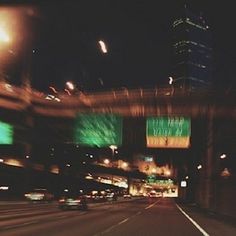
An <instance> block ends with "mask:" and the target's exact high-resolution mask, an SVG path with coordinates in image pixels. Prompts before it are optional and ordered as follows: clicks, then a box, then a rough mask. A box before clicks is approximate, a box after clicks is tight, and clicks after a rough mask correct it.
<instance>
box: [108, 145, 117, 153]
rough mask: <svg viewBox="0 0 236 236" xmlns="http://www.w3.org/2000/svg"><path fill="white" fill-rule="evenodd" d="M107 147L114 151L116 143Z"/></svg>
mask: <svg viewBox="0 0 236 236" xmlns="http://www.w3.org/2000/svg"><path fill="white" fill-rule="evenodd" d="M109 148H110V149H111V150H112V151H113V152H114V150H115V149H117V146H116V145H110V146H109Z"/></svg>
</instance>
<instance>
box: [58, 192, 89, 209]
mask: <svg viewBox="0 0 236 236" xmlns="http://www.w3.org/2000/svg"><path fill="white" fill-rule="evenodd" d="M58 207H59V209H62V210H69V209H77V210H87V209H88V205H87V200H86V197H85V196H78V195H77V196H75V195H73V196H63V197H61V198H60V199H59V201H58Z"/></svg>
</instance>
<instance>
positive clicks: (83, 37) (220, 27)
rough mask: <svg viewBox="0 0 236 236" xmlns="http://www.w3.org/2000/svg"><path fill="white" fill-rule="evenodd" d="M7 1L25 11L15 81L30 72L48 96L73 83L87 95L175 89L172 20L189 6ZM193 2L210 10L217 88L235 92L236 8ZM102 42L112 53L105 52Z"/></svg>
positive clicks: (19, 18)
mask: <svg viewBox="0 0 236 236" xmlns="http://www.w3.org/2000/svg"><path fill="white" fill-rule="evenodd" d="M2 2H4V1H2ZM5 2H6V3H5V4H2V8H6V7H9V9H10V10H11V11H13V10H14V12H18V13H17V15H15V17H14V18H11V20H15V22H17V24H18V31H17V34H18V35H17V38H18V41H17V46H16V45H14V44H13V45H11V48H10V46H9V49H11V50H15V51H14V52H15V54H14V57H11V59H10V60H9V61H8V62H7V63H5V65H4V67H5V73H6V74H7V76H8V80H10V81H11V82H12V83H16V84H17V83H19V81H20V78H21V77H22V72H23V71H29V72H30V75H31V78H32V85H33V87H34V88H36V89H38V90H41V91H47V88H48V87H49V86H54V87H55V88H57V89H58V90H63V88H64V86H65V82H66V81H68V80H70V81H73V82H74V83H75V84H76V86H77V88H78V89H81V90H84V91H93V90H107V89H111V88H122V87H127V88H140V87H143V88H152V87H163V86H168V77H169V76H170V75H171V74H170V72H171V69H172V67H171V61H172V55H171V50H172V48H171V42H172V38H171V23H172V22H173V19H174V18H175V16H176V15H177V14H178V10H179V9H180V8H181V7H183V6H184V1H170V0H167V1H148V0H142V1H141V0H136V1H133V0H129V1H127V0H126V1H89V0H88V1H72V0H71V1H70V0H64V1H62V0H61V1H60V0H58V1H55V0H54V1H50V0H47V1H20V3H18V4H15V3H16V1H15V3H14V2H11V1H5ZM9 2H11V4H9ZM185 2H187V6H188V7H189V8H190V9H192V10H193V11H194V12H196V13H198V12H199V11H201V12H202V14H203V17H204V18H205V20H206V22H207V23H208V25H209V27H210V30H211V32H212V47H213V49H214V78H213V83H214V86H215V87H217V88H223V87H224V88H226V89H230V88H235V87H236V82H235V81H236V80H235V78H234V75H235V72H234V68H235V66H236V56H235V55H236V47H235V42H236V39H235V37H236V36H235V32H234V31H235V27H234V22H235V20H234V15H235V13H234V8H233V6H232V5H230V4H228V5H223V4H221V3H216V2H214V3H212V1H185ZM210 2H211V3H210ZM213 4H214V5H213ZM19 25H20V29H19ZM19 34H20V36H19ZM100 39H102V40H103V41H104V42H105V43H106V45H107V47H108V53H107V54H102V53H101V51H100V48H99V45H98V41H99V40H100ZM14 47H15V48H14Z"/></svg>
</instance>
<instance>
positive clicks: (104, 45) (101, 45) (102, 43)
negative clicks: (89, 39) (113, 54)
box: [98, 40, 107, 53]
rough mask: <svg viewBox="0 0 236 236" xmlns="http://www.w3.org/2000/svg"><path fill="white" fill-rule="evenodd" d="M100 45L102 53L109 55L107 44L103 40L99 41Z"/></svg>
mask: <svg viewBox="0 0 236 236" xmlns="http://www.w3.org/2000/svg"><path fill="white" fill-rule="evenodd" d="M98 43H99V45H100V48H101V51H102V52H103V53H107V47H106V44H105V43H104V42H103V41H102V40H99V41H98Z"/></svg>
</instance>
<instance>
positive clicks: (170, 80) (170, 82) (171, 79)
mask: <svg viewBox="0 0 236 236" xmlns="http://www.w3.org/2000/svg"><path fill="white" fill-rule="evenodd" d="M172 83H173V78H172V77H171V76H170V77H169V84H172Z"/></svg>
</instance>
